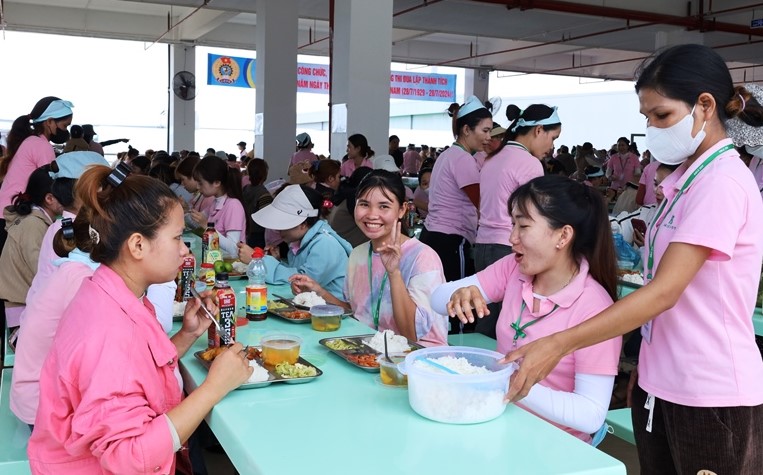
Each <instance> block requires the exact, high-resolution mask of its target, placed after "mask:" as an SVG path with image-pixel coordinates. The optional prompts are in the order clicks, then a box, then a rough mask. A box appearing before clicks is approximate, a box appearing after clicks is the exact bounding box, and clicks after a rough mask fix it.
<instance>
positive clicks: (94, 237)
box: [87, 225, 101, 244]
mask: <svg viewBox="0 0 763 475" xmlns="http://www.w3.org/2000/svg"><path fill="white" fill-rule="evenodd" d="M87 232H88V234H90V240H91V241H93V244H98V243H99V242H101V234H100V233H99V232H98V231H96V230H95V229H93V227H92V226H90V225H88V226H87Z"/></svg>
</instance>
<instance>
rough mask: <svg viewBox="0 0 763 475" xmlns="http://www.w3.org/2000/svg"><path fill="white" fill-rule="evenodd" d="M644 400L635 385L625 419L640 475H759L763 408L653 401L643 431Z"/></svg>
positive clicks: (762, 453)
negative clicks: (628, 418)
mask: <svg viewBox="0 0 763 475" xmlns="http://www.w3.org/2000/svg"><path fill="white" fill-rule="evenodd" d="M646 398H647V394H646V392H645V391H644V390H643V389H641V388H640V387H638V385H637V386H636V388H634V390H633V399H632V400H633V408H632V409H631V419H632V421H633V435H634V436H635V438H636V447H637V449H638V458H639V463H640V464H641V473H642V474H645V475H674V474H675V475H696V474H697V472H699V471H701V470H709V471H711V472H714V473H716V474H717V475H748V474H749V475H752V474H760V473H763V405H759V406H753V407H747V406H741V407H690V406H682V405H680V404H674V403H671V402H667V401H663V400H661V399H657V398H655V401H654V403H655V407H654V413H653V415H652V431H651V432H647V431H646V423H647V419H648V417H649V410H648V409H644V404H645V402H646Z"/></svg>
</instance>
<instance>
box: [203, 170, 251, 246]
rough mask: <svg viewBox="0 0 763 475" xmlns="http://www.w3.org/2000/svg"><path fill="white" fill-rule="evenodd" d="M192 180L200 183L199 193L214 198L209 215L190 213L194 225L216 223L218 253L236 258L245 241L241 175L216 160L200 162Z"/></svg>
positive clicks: (208, 210)
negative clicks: (221, 251) (218, 237)
mask: <svg viewBox="0 0 763 475" xmlns="http://www.w3.org/2000/svg"><path fill="white" fill-rule="evenodd" d="M193 177H194V179H196V181H197V182H198V183H199V192H200V193H201V194H202V195H204V196H206V197H212V198H214V202H213V203H212V204H211V205H210V207H209V208H208V209H207V212H208V215H207V216H204V215H202V214H201V213H193V214H192V215H193V216H194V217H195V219H197V218H198V219H197V221H196V222H197V224H198V225H199V226H200V227H202V228H206V227H207V223H215V229H216V230H217V234H219V235H220V249H222V250H223V254H224V255H225V256H227V257H235V256H238V243H239V242H240V241H243V240H244V239H245V238H246V213H245V211H244V205H243V204H242V203H241V199H242V198H243V192H242V191H241V172H240V171H239V170H238V169H237V168H231V167H229V166H228V163H227V162H226V161H225V160H223V159H221V158H219V157H216V156H208V157H204V158H202V159H201V160H200V161H199V163H198V164H197V165H196V167H195V168H194V169H193Z"/></svg>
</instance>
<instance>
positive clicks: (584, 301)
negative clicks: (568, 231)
mask: <svg viewBox="0 0 763 475" xmlns="http://www.w3.org/2000/svg"><path fill="white" fill-rule="evenodd" d="M588 270H589V267H588V261H586V260H585V259H583V260H582V262H581V263H580V270H579V272H578V274H577V276H575V278H573V279H572V281H571V282H570V283H569V284H568V285H567V286H566V287H565V288H563V289H562V290H560V291H559V292H557V293H555V294H553V295H549V296H547V297H546V299H545V300H542V301H541V304H540V308H539V311H538V312H532V307H533V298H534V297H533V287H532V282H533V278H532V277H530V276H527V275H525V274H522V273H521V272H520V271H519V266H518V265H517V261H516V259H515V257H514V254H511V255H509V256H506V257H504V258H502V259H500V260H499V261H497V262H496V263H495V264H493V265H491V266H489V267H488V268H486V269H485V270H483V271H481V272H478V273H477V278H478V279H479V282H480V285H481V286H482V289H483V290H484V291H485V295H486V296H487V297H488V298H489V299H490V300H491V301H493V302H500V301H503V307H502V308H501V313H500V315H499V316H498V322H497V324H496V334H497V337H498V349H497V351H498V352H500V353H508V352H509V351H511V350H512V349H513V348H514V346H513V343H514V330H513V329H512V328H511V324H513V323H516V321H517V318H518V317H519V314H520V309H521V308H522V302H524V303H525V307H526V308H525V309H524V311H523V312H522V319H521V321H520V326H521V325H525V324H526V323H527V322H529V321H532V320H534V319H539V318H540V317H543V316H544V315H547V316H545V317H543V318H542V319H540V320H538V321H537V323H534V324H532V325H531V326H529V327H526V328H525V329H524V331H525V333H526V335H527V336H526V337H525V338H518V339H517V340H516V343H517V346H516V347H517V348H520V347H522V346H523V345H526V344H528V343H530V342H532V341H535V340H537V339H539V338H542V337H545V336H548V335H551V334H553V333H557V332H560V331H563V330H566V329H568V328H570V327H573V326H575V325H577V324H579V323H582V322H584V321H586V320H588V319H589V318H591V317H594V316H595V315H597V314H598V313H599V312H601V311H602V310H604V309H605V308H607V307H609V306H610V305H612V298H611V297H610V296H609V294H607V292H606V291H605V290H604V288H603V287H602V286H601V285H600V284H599V283H598V282H596V281H595V280H594V279H593V277H591V275H590V274H589V273H588ZM556 305H558V308H556V310H554V307H555V306H556ZM621 344H622V338H620V337H617V338H612V339H611V340H607V341H604V342H601V343H598V344H596V345H593V346H590V347H588V348H583V349H581V350H577V351H575V352H573V353H572V354H570V355H567V356H565V357H564V358H562V359H561V361H559V364H557V365H556V367H555V368H554V369H553V370H552V371H551V373H549V375H548V376H546V378H545V379H543V380H541V381H540V382H539V384H541V385H543V386H546V387H548V388H551V389H554V390H557V391H566V392H573V391H574V390H575V374H578V373H580V374H594V375H610V376H611V375H616V374H617V365H618V363H619V358H620V346H621ZM520 406H521V404H520ZM552 423H553V422H552ZM554 425H556V424H554ZM557 427H561V428H562V429H564V430H566V431H567V432H569V433H571V434H572V435H574V436H576V437H578V438H580V439H582V440H585V441H589V440H590V439H591V436H590V434H584V433H582V432H578V431H574V430H572V429H570V428H568V427H562V426H559V425H557Z"/></svg>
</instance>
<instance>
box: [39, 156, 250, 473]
mask: <svg viewBox="0 0 763 475" xmlns="http://www.w3.org/2000/svg"><path fill="white" fill-rule="evenodd" d="M77 195H78V196H80V197H82V208H80V212H79V214H78V218H77V221H76V223H77V226H78V227H79V228H80V229H81V230H83V231H85V232H86V233H87V236H88V237H89V238H90V241H91V242H90V244H91V245H92V248H91V251H90V258H91V259H92V260H93V261H95V262H98V263H100V264H101V265H100V266H99V267H98V269H97V270H95V272H94V273H93V274H92V276H90V277H85V278H84V279H83V281H82V284H81V285H80V288H79V290H78V291H77V293H76V294H75V295H74V298H73V299H72V300H71V302H70V303H69V306H68V307H67V308H66V310H65V311H64V312H63V315H62V316H61V319H60V321H59V323H58V329H57V331H56V335H55V337H54V339H53V344H52V346H51V347H50V351H49V353H48V357H47V358H46V360H45V363H44V364H43V367H42V371H41V373H40V382H39V384H40V389H39V390H40V393H39V406H38V410H37V416H36V418H35V425H34V430H33V431H32V436H31V438H30V439H29V446H28V449H27V453H28V455H29V462H30V467H31V469H32V473H33V474H35V475H37V474H58V473H62V474H63V473H88V474H91V473H93V474H95V473H104V474H106V473H109V474H110V473H175V472H174V470H175V453H176V452H177V451H178V450H180V448H181V444H182V443H184V442H185V441H186V440H188V437H189V436H190V435H191V433H192V432H193V431H194V430H195V429H196V427H197V426H198V425H199V424H200V423H201V420H202V419H203V418H204V417H205V416H206V415H207V413H208V412H209V411H210V410H211V409H212V407H213V406H214V405H215V404H216V403H217V402H218V401H220V400H221V399H222V398H223V397H224V396H225V395H226V394H227V393H228V392H229V391H231V390H233V389H234V388H236V387H237V386H238V385H240V384H241V383H242V382H244V381H246V380H247V378H248V377H249V375H250V374H251V368H249V365H248V364H247V362H246V359H245V358H244V357H243V355H242V354H241V353H240V350H241V349H242V346H241V344H240V343H237V344H235V345H234V346H233V347H232V348H231V349H229V350H228V351H224V352H223V353H222V354H221V355H220V356H218V357H217V358H216V359H215V361H214V363H213V364H212V367H211V368H210V371H209V375H208V376H207V379H206V380H205V381H204V383H202V384H201V386H199V387H198V388H197V389H196V390H194V391H193V392H192V393H191V394H190V395H189V396H188V397H187V398H185V399H183V396H182V391H181V379H180V372H179V368H178V359H179V358H180V357H181V356H182V355H183V354H185V353H186V352H187V351H188V349H189V348H190V347H191V345H193V343H194V342H195V341H196V339H198V337H199V336H201V335H202V334H204V333H205V332H206V330H207V327H209V324H210V320H209V319H207V318H205V317H204V313H202V312H201V311H200V310H201V305H202V302H201V301H200V300H199V299H194V300H190V301H189V302H188V305H187V306H186V310H185V314H184V315H183V326H182V328H181V329H180V331H179V332H178V333H177V334H175V335H174V336H173V337H172V338H171V339H170V338H168V337H167V335H166V333H164V330H163V329H162V327H161V325H160V324H159V322H158V321H157V320H156V314H155V311H154V306H153V305H152V303H151V302H150V300H149V299H148V298H147V297H146V289H147V288H148V286H149V285H151V284H157V283H161V282H166V281H168V280H170V279H172V278H173V276H174V275H176V274H177V269H178V267H179V266H180V264H181V263H182V262H183V258H184V257H185V256H186V255H187V254H188V248H187V247H186V246H185V244H184V243H183V239H182V235H183V228H184V223H183V208H182V206H181V203H180V199H179V198H178V197H177V196H176V195H175V194H174V193H173V192H172V190H170V188H169V187H168V186H167V185H165V184H164V183H162V182H160V181H158V180H156V179H153V178H150V177H147V176H137V175H131V176H127V177H126V176H125V174H124V172H123V171H122V169H121V168H117V169H115V170H111V169H110V168H109V167H106V166H101V165H96V166H93V167H91V168H89V169H88V170H87V171H86V172H85V173H84V174H83V175H82V177H81V178H80V179H79V181H78V182H77ZM84 221H87V222H88V223H87V226H85V228H86V229H85V228H83V226H84V225H85V222H84ZM74 232H75V233H76V232H77V231H76V230H75V231H74ZM62 234H63V231H62ZM202 295H205V294H202ZM205 300H206V302H205V305H206V306H207V308H208V309H210V310H211V311H215V310H216V309H215V307H214V304H213V303H212V301H211V300H210V299H208V298H206V299H205ZM184 453H185V452H181V454H184Z"/></svg>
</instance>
